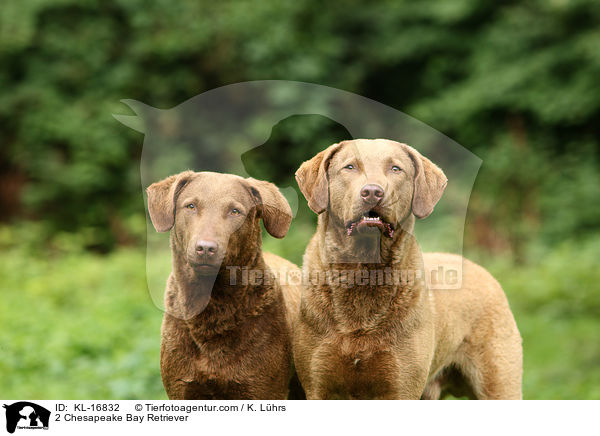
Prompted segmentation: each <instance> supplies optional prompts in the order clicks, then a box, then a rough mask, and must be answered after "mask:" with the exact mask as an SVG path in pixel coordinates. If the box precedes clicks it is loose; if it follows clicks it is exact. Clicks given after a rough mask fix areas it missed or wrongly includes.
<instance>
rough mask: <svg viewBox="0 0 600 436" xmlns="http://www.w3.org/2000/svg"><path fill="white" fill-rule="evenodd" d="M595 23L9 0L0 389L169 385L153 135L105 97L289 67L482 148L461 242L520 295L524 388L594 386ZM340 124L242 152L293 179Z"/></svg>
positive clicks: (142, 393)
mask: <svg viewBox="0 0 600 436" xmlns="http://www.w3.org/2000/svg"><path fill="white" fill-rule="evenodd" d="M599 24H600V3H598V2H596V1H593V0H564V1H541V0H539V1H535V0H534V1H530V2H519V1H503V2H481V1H477V0H453V1H449V2H434V1H420V2H410V1H397V0H396V1H391V0H389V1H381V2H377V3H365V2H358V1H356V0H348V1H343V2H335V3H334V2H330V3H328V4H327V5H324V4H322V3H320V2H316V1H314V0H297V1H295V2H276V1H274V0H269V1H262V2H247V1H241V0H225V1H220V2H208V1H204V0H201V1H198V0H196V1H192V0H181V1H178V2H171V1H166V0H153V1H150V2H148V1H141V0H108V1H100V0H83V1H81V0H79V1H75V0H29V1H27V2H19V1H17V0H8V1H5V2H3V3H2V4H1V5H0V90H1V92H0V220H1V222H2V225H1V227H0V229H1V230H0V250H1V251H0V292H1V293H2V297H3V303H2V305H1V306H0V326H1V327H2V328H1V329H0V374H2V376H1V377H0V394H1V396H2V397H6V398H8V397H12V398H25V397H28V398H58V397H62V398H164V393H163V391H162V386H161V383H160V376H159V371H158V358H157V356H158V343H159V328H160V319H161V313H160V312H159V311H158V310H157V309H156V308H155V307H154V306H153V305H152V304H151V301H150V298H149V296H148V293H147V288H146V281H145V275H144V270H145V267H144V265H145V258H144V238H145V213H144V204H143V201H142V191H141V186H140V183H139V180H140V178H139V157H140V153H141V147H142V142H143V137H142V135H140V134H139V133H136V132H134V131H133V130H131V129H127V128H125V127H124V126H122V125H120V124H119V123H117V122H116V121H115V120H114V119H113V118H112V116H111V114H112V113H123V114H130V112H128V110H127V109H126V108H125V107H124V106H123V105H122V104H121V103H119V100H121V99H123V98H130V99H135V100H140V101H143V102H145V103H147V104H149V105H152V106H155V107H160V108H169V107H173V106H175V105H177V104H179V103H181V102H183V101H185V100H186V99H188V98H191V97H193V96H195V95H197V94H200V93H202V92H204V91H207V90H210V89H212V88H215V87H218V86H222V85H226V84H230V83H235V82H240V81H247V80H262V79H282V80H298V81H306V82H314V83H318V84H322V85H327V86H332V87H337V88H341V89H344V90H347V91H351V92H354V93H357V94H360V95H364V96H366V97H369V98H372V99H374V100H377V101H380V102H382V103H385V104H387V105H389V106H392V107H394V108H396V109H399V110H402V111H404V112H406V113H408V114H409V115H411V116H414V117H416V118H417V119H419V120H421V121H423V122H425V123H427V124H429V125H430V126H432V127H434V128H436V129H437V130H439V131H441V132H443V133H444V134H446V135H448V136H450V137H451V138H453V139H454V140H456V141H457V142H458V143H460V144H461V145H463V146H464V147H466V148H468V149H469V150H471V151H473V152H474V153H476V154H477V155H478V156H479V157H481V158H482V159H483V166H482V168H481V171H480V174H479V177H478V179H477V182H476V185H475V187H474V190H473V195H472V198H471V203H470V208H469V214H468V219H467V223H466V229H465V254H466V255H467V256H468V257H471V258H473V259H474V260H477V261H479V262H480V263H482V264H483V265H484V266H486V267H488V268H489V269H490V270H491V271H492V272H493V273H494V274H495V275H496V276H497V278H498V279H499V281H500V282H501V283H502V284H503V286H504V288H505V290H506V292H507V294H508V296H509V300H510V301H511V305H512V307H513V309H514V311H515V315H516V318H517V322H518V324H519V326H520V329H521V331H522V334H523V337H524V347H525V377H524V394H525V397H526V398H600V369H599V365H598V363H599V362H600V340H599V339H600V338H599V337H598V336H599V335H598V332H599V331H600V320H599V316H600V289H599V288H600V286H599V285H598V284H599V283H600V275H599V273H598V271H597V268H596V265H597V262H598V261H597V259H598V258H599V255H600V231H599V230H600V229H599V223H600V201H599V200H600V172H599V162H598V155H599V149H600V147H599V137H600V81H599V80H598V77H600V50H599V48H598V47H600V26H599ZM339 139H345V131H344V130H343V129H340V126H337V125H335V124H334V123H331V122H329V121H328V120H326V119H322V118H320V117H316V116H298V117H291V118H290V119H287V120H285V121H283V122H282V123H280V124H279V125H278V126H277V127H276V128H275V129H274V131H273V135H272V138H271V140H270V143H269V147H274V149H275V150H277V153H273V152H272V149H270V148H269V147H267V148H266V149H265V150H263V151H261V152H257V153H248V154H247V155H246V156H244V159H243V161H244V164H245V166H246V169H247V170H248V172H249V173H250V174H251V175H252V176H254V177H257V178H264V179H268V180H273V181H276V182H277V183H282V182H283V181H286V180H288V179H289V177H290V173H291V172H293V170H294V169H295V168H296V167H297V166H298V165H299V164H300V162H301V161H302V160H304V159H306V158H307V156H310V155H311V154H312V153H314V152H316V151H318V150H321V149H323V148H324V147H326V146H327V145H329V144H330V143H332V142H334V141H337V140H339ZM301 203H302V204H301V207H303V208H304V211H306V209H305V206H304V204H303V200H301ZM313 223H314V217H313V216H311V215H309V214H308V213H303V214H300V219H298V220H297V221H296V222H294V224H293V226H292V229H291V231H290V234H289V236H288V237H287V238H286V239H284V240H283V241H275V240H273V239H272V238H270V237H268V236H267V237H265V245H266V246H267V248H269V249H271V250H273V251H275V252H278V253H280V254H282V255H284V256H285V257H287V258H289V259H291V260H293V261H295V262H297V263H301V256H302V252H303V249H304V246H305V244H306V242H307V240H308V238H309V237H310V234H311V232H312V229H313ZM426 237H427V238H436V237H438V236H437V233H436V231H435V229H434V230H432V233H431V234H428V235H426ZM440 237H441V236H440Z"/></svg>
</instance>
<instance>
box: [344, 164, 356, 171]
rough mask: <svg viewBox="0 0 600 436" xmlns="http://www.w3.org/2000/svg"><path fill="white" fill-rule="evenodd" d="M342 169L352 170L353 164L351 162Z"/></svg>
mask: <svg viewBox="0 0 600 436" xmlns="http://www.w3.org/2000/svg"><path fill="white" fill-rule="evenodd" d="M344 169H346V170H353V169H354V165H352V164H349V165H346V166H345V167H344Z"/></svg>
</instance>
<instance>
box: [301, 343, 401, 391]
mask: <svg viewBox="0 0 600 436" xmlns="http://www.w3.org/2000/svg"><path fill="white" fill-rule="evenodd" d="M355 342H356V340H355V339H353V338H349V337H341V338H340V337H338V338H336V339H335V340H332V341H326V342H324V343H323V344H322V345H320V346H319V347H318V349H317V350H316V353H315V356H314V357H315V358H314V359H313V361H312V362H313V367H312V368H311V369H312V371H313V373H314V374H315V375H316V378H315V381H316V382H317V385H318V388H317V389H318V390H319V391H321V392H322V393H323V395H324V396H325V398H329V399H369V398H385V397H388V396H390V395H391V394H392V393H393V392H394V391H395V390H396V388H395V385H394V383H395V380H397V379H398V373H399V370H400V368H399V364H398V361H397V359H396V358H395V357H394V356H395V354H394V353H393V352H392V350H391V349H389V348H386V347H381V348H378V349H373V348H371V347H368V346H367V347H360V348H359V347H357V346H356V343H355Z"/></svg>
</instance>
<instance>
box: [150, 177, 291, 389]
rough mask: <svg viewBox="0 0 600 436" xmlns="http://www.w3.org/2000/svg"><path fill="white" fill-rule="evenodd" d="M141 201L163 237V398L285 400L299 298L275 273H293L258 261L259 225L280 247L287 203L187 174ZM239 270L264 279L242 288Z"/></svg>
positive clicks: (283, 265)
mask: <svg viewBox="0 0 600 436" xmlns="http://www.w3.org/2000/svg"><path fill="white" fill-rule="evenodd" d="M147 192H148V205H149V212H150V217H151V219H152V222H153V224H154V226H155V227H156V229H157V230H158V231H169V230H170V231H171V250H172V260H173V269H172V272H171V275H170V276H169V279H168V282H167V289H166V292H165V309H166V312H165V316H164V319H163V325H162V343H161V359H160V364H161V374H162V378H163V384H164V386H165V390H166V391H167V395H168V396H169V398H170V399H285V398H287V395H288V386H289V383H290V380H291V378H292V376H293V373H294V370H293V362H292V353H291V334H292V333H291V329H292V324H293V322H294V320H295V318H296V317H297V312H298V302H299V290H298V288H297V287H295V286H291V285H288V284H281V283H280V276H279V275H277V274H275V273H280V272H281V270H282V269H283V270H286V271H294V270H297V267H295V266H294V265H293V264H291V263H289V262H287V261H285V260H283V259H281V258H278V257H277V256H274V255H271V254H266V255H263V252H262V248H261V245H262V244H261V229H260V223H259V220H260V219H262V220H263V221H264V223H265V228H266V229H267V231H269V233H271V234H272V235H273V236H276V237H283V236H284V235H285V234H286V232H287V230H288V228H289V225H290V221H291V210H290V208H289V205H288V204H287V202H286V200H285V199H284V198H283V196H282V195H281V194H280V193H279V191H278V190H277V188H276V187H275V186H274V185H272V184H270V183H267V182H261V181H257V180H254V179H242V178H241V177H237V176H233V175H228V174H217V173H194V172H191V171H187V172H184V173H181V174H178V175H175V176H171V177H169V178H167V179H165V180H162V181H160V182H157V183H155V184H153V185H151V186H150V187H149V188H148V191H147ZM207 244H209V245H207ZM211 244H212V245H211ZM208 247H211V251H210V252H209V251H208ZM205 248H206V250H205ZM242 267H244V268H248V269H249V270H253V271H259V272H261V274H263V276H262V277H260V279H259V280H253V281H252V280H251V281H248V280H243V279H242V277H241V274H240V268H242ZM232 280H233V281H232Z"/></svg>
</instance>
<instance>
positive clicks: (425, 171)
mask: <svg viewBox="0 0 600 436" xmlns="http://www.w3.org/2000/svg"><path fill="white" fill-rule="evenodd" d="M401 145H402V146H403V147H404V149H405V150H406V152H407V153H408V155H409V156H410V158H411V159H412V161H413V163H414V165H415V188H414V191H413V199H412V212H413V214H414V215H415V216H416V217H417V218H419V219H422V218H427V217H428V216H429V215H430V214H431V212H433V207H434V206H435V205H436V204H437V202H438V201H439V200H440V198H441V197H442V194H443V193H444V189H446V184H447V183H448V178H447V177H446V175H445V174H444V172H443V171H442V170H441V169H440V168H439V167H438V166H437V165H436V164H434V163H433V162H431V161H430V160H429V159H427V158H426V157H425V156H423V155H422V154H421V153H419V152H418V151H417V150H415V149H414V148H412V147H410V146H408V145H406V144H401Z"/></svg>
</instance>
